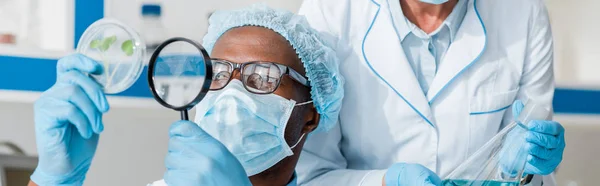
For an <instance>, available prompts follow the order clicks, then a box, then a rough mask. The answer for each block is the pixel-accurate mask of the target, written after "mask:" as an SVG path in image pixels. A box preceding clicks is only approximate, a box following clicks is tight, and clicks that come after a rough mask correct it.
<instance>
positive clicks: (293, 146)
mask: <svg viewBox="0 0 600 186" xmlns="http://www.w3.org/2000/svg"><path fill="white" fill-rule="evenodd" d="M305 134H306V133H302V136H300V139H298V141H297V142H296V144H294V145H292V146H291V147H290V149H293V148H296V146H297V145H298V143H300V141H302V138H304V135H305Z"/></svg>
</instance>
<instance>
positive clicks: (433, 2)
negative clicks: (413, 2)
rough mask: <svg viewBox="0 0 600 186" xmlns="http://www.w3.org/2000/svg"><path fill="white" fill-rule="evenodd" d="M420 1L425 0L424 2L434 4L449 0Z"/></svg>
mask: <svg viewBox="0 0 600 186" xmlns="http://www.w3.org/2000/svg"><path fill="white" fill-rule="evenodd" d="M419 1H421V2H424V3H429V4H434V5H439V4H444V3H445V2H448V0H419Z"/></svg>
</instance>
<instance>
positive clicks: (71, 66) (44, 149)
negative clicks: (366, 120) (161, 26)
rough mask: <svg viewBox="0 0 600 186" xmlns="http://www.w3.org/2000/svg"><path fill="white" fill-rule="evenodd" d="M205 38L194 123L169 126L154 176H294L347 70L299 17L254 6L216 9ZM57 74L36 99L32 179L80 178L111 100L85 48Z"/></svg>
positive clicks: (203, 179) (333, 111) (255, 181)
mask: <svg viewBox="0 0 600 186" xmlns="http://www.w3.org/2000/svg"><path fill="white" fill-rule="evenodd" d="M210 23H211V24H210V27H209V31H208V34H207V35H206V36H205V38H204V46H206V47H207V49H208V50H209V51H211V57H212V58H213V60H212V61H213V73H214V77H213V83H212V84H211V91H210V92H209V93H208V94H207V96H206V97H205V98H204V100H203V101H202V102H200V103H199V104H198V105H197V107H196V110H197V113H196V118H195V123H193V122H190V121H178V122H175V123H174V124H173V125H172V126H171V128H170V131H169V136H170V139H169V152H168V154H167V157H166V159H165V165H166V168H167V170H166V172H165V174H164V180H160V181H157V182H155V183H153V184H152V185H295V184H296V182H295V178H296V177H295V174H294V168H295V166H296V162H297V161H298V157H299V154H300V152H301V149H302V146H303V143H304V140H305V139H306V138H307V137H308V134H309V133H311V132H313V131H327V130H328V129H330V128H332V126H333V125H334V124H335V123H336V121H337V117H338V113H339V108H340V107H341V101H342V97H343V88H342V86H343V81H344V80H343V79H342V77H340V76H339V74H338V65H337V58H336V57H335V55H334V54H333V51H332V50H331V48H330V46H328V45H327V44H326V43H324V42H323V41H321V40H320V39H319V38H318V37H317V33H316V32H315V31H314V30H312V29H310V28H308V27H307V26H306V25H307V23H306V20H305V19H304V18H303V17H300V16H296V15H294V14H292V13H289V12H285V11H278V10H273V9H270V8H267V7H265V6H261V5H257V6H253V7H251V8H248V9H242V10H238V11H220V12H216V13H215V14H213V16H212V17H211V20H210ZM58 73H59V75H58V80H57V83H56V84H55V85H54V86H53V87H52V88H50V89H49V90H48V91H46V92H45V93H44V94H43V95H42V97H41V98H40V99H39V100H38V101H37V102H36V106H35V122H36V136H37V145H38V151H39V153H40V154H39V157H40V159H39V162H40V163H39V165H38V167H37V168H36V170H35V172H34V174H33V175H32V176H31V180H32V183H31V185H35V184H38V185H81V184H82V183H83V181H84V179H85V174H86V172H87V170H88V169H89V167H90V164H91V162H92V158H93V156H94V152H95V150H96V146H97V142H98V137H99V134H100V133H101V132H102V130H103V123H102V120H101V117H102V113H105V112H106V111H108V103H107V101H106V98H105V96H104V94H103V93H102V92H101V89H100V87H99V86H98V84H97V83H95V82H93V81H92V79H91V78H89V77H88V76H84V75H83V73H101V66H100V65H98V64H97V63H96V62H94V61H92V60H90V59H89V58H87V57H84V56H81V55H73V56H69V57H65V58H63V59H61V60H60V61H59V63H58Z"/></svg>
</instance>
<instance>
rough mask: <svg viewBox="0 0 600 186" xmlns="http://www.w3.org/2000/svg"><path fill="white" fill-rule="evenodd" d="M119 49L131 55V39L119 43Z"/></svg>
mask: <svg viewBox="0 0 600 186" xmlns="http://www.w3.org/2000/svg"><path fill="white" fill-rule="evenodd" d="M121 50H122V51H123V52H125V54H126V55H127V56H131V55H133V41H132V40H131V39H130V40H127V41H125V42H123V44H121Z"/></svg>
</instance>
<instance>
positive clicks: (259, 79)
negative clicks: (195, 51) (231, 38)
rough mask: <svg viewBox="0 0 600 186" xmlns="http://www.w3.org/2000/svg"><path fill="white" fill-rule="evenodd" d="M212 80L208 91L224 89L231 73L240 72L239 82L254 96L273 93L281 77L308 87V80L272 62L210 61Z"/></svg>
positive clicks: (292, 70) (286, 67)
mask: <svg viewBox="0 0 600 186" xmlns="http://www.w3.org/2000/svg"><path fill="white" fill-rule="evenodd" d="M211 60H212V67H213V80H212V84H211V85H210V90H220V89H223V88H225V86H227V84H229V82H230V81H231V78H232V74H233V71H234V70H236V69H239V70H240V74H241V80H242V83H243V84H244V88H246V90H248V92H252V93H255V94H270V93H273V92H274V91H275V90H276V89H277V88H278V87H279V84H280V83H281V78H282V77H283V75H289V77H290V78H292V79H293V80H294V81H297V82H298V83H300V84H302V85H304V86H307V87H308V86H309V85H308V80H307V79H306V78H305V77H304V76H302V75H300V73H298V72H296V71H295V70H294V69H292V68H290V67H288V66H285V65H282V64H277V63H273V62H264V61H252V62H247V63H233V62H230V61H227V60H222V59H211Z"/></svg>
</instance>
